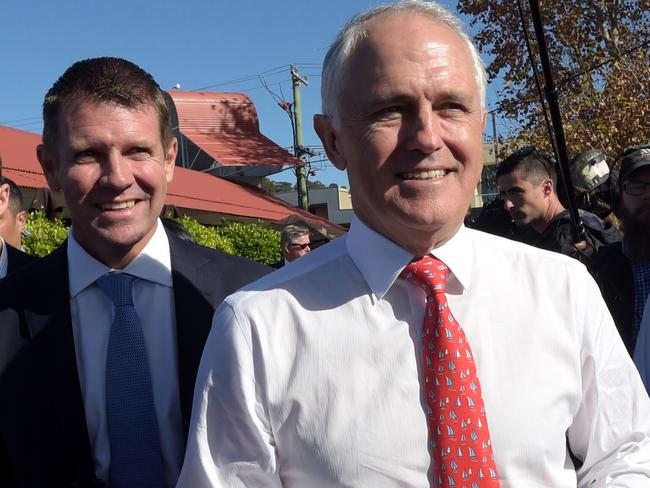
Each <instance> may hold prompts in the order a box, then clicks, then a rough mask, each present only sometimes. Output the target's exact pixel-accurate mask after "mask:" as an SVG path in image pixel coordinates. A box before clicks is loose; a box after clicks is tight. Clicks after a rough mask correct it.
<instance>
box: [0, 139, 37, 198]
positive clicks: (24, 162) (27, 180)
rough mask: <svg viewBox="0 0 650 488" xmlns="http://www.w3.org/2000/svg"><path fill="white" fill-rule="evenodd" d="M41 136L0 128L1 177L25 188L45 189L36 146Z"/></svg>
mask: <svg viewBox="0 0 650 488" xmlns="http://www.w3.org/2000/svg"><path fill="white" fill-rule="evenodd" d="M40 143H41V136H40V135H38V134H34V133H33V132H26V131H24V130H18V129H13V128H11V127H3V126H0V158H2V175H3V176H6V177H7V178H9V179H11V180H13V181H14V182H15V183H16V184H17V185H18V186H22V187H26V188H47V182H46V181H45V176H43V171H42V170H41V165H40V164H39V162H38V159H37V158H36V146H38V145H39V144H40Z"/></svg>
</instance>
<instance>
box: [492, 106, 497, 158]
mask: <svg viewBox="0 0 650 488" xmlns="http://www.w3.org/2000/svg"><path fill="white" fill-rule="evenodd" d="M491 115H492V146H493V147H494V163H495V164H499V143H498V142H497V118H496V114H495V113H494V112H492V114H491Z"/></svg>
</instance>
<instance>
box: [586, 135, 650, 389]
mask: <svg viewBox="0 0 650 488" xmlns="http://www.w3.org/2000/svg"><path fill="white" fill-rule="evenodd" d="M620 168H621V170H620V173H619V179H618V185H616V187H615V189H616V192H615V197H614V212H615V213H616V215H617V216H618V217H619V218H620V219H621V222H622V226H623V233H624V236H623V241H621V242H616V243H614V244H610V245H608V246H605V247H603V248H601V249H600V250H599V251H598V254H597V255H596V259H595V263H594V270H595V273H594V274H595V277H596V281H597V282H598V283H599V285H600V288H601V291H602V293H603V297H604V298H605V302H607V305H608V307H609V309H610V312H611V313H612V316H613V317H614V321H615V322H616V326H617V327H618V331H619V333H620V334H621V337H622V338H623V342H624V343H625V346H626V347H627V349H628V351H629V353H630V355H634V351H635V346H636V342H637V337H638V336H639V330H640V325H641V317H642V315H643V307H644V305H645V303H646V300H647V298H648V292H650V188H648V187H649V186H650V144H646V145H642V146H634V147H631V148H629V149H627V150H626V151H625V153H624V154H623V160H622V161H621V167H620ZM646 386H647V385H646Z"/></svg>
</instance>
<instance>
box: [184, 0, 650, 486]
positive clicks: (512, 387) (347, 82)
mask: <svg viewBox="0 0 650 488" xmlns="http://www.w3.org/2000/svg"><path fill="white" fill-rule="evenodd" d="M322 80H323V85H322V86H323V88H322V91H323V111H324V115H319V116H316V118H315V127H316V130H317V132H318V134H319V135H320V137H321V140H322V141H323V144H324V146H325V148H326V150H327V153H328V156H329V158H330V160H331V161H332V162H333V163H334V164H335V165H336V166H337V167H339V168H340V169H347V171H348V177H349V180H350V186H351V192H352V198H353V206H354V209H355V213H356V217H357V218H356V219H355V220H354V222H353V223H352V226H351V229H350V233H349V234H348V235H347V236H346V237H345V238H342V239H339V240H337V241H335V242H333V243H331V244H329V245H327V246H324V247H323V248H320V249H318V250H316V251H314V252H312V253H310V255H308V256H305V257H303V258H301V259H300V260H299V261H298V262H297V263H296V264H294V265H292V266H289V267H286V268H283V269H282V270H279V271H277V272H276V273H273V274H272V275H269V276H268V277H265V278H263V279H262V280H259V281H258V282H256V283H254V284H252V285H250V286H249V287H246V288H244V289H243V290H241V291H239V292H238V293H236V294H234V295H233V296H231V297H229V298H227V299H226V300H225V301H224V303H223V304H222V305H221V306H220V307H219V308H218V310H217V312H216V313H215V317H214V320H213V328H212V331H211V333H210V336H209V338H208V341H207V343H206V348H205V351H204V354H203V358H202V362H201V366H200V369H199V374H198V376H197V386H196V391H195V397H194V408H193V414H192V423H191V430H190V437H189V443H188V447H187V451H186V456H185V462H184V465H183V470H182V472H181V477H180V479H179V485H178V486H179V487H182V488H190V487H191V488H205V487H249V486H255V487H267V486H268V487H280V486H284V487H292V488H294V487H301V488H302V487H309V488H318V487H336V486H350V487H352V486H354V487H382V488H385V487H405V486H408V487H429V486H445V487H448V486H458V487H460V486H468V487H472V488H476V487H481V488H484V487H488V486H489V487H494V486H503V487H506V486H507V487H533V486H535V487H545V488H546V487H555V488H558V487H567V488H568V487H575V486H584V487H587V486H589V487H604V486H620V487H622V486H628V487H632V486H634V487H639V486H646V485H648V484H649V483H650V439H649V438H648V436H649V434H650V405H649V401H648V398H647V395H646V394H645V392H644V391H643V386H642V384H641V382H640V380H639V377H638V374H637V373H636V372H635V371H634V365H633V364H632V362H631V360H630V358H629V356H628V355H627V353H626V351H625V349H624V347H623V345H622V343H621V341H620V339H619V337H618V335H617V333H616V329H615V328H614V325H613V323H612V319H611V317H610V315H609V314H608V312H607V308H606V306H605V304H604V303H603V301H602V299H601V298H600V296H599V292H598V288H597V286H596V284H595V283H594V282H593V281H592V280H591V278H590V277H589V276H588V274H587V272H586V271H585V269H584V267H583V265H582V264H580V263H578V262H577V261H575V260H572V259H570V258H568V257H566V256H563V255H560V254H554V253H549V252H547V251H543V250H539V249H535V248H532V247H529V246H525V245H522V244H520V243H516V242H512V241H507V240H504V239H501V238H498V237H495V236H491V235H487V234H483V233H480V232H477V231H473V230H469V229H466V228H464V227H463V225H462V223H463V217H464V215H465V212H466V210H467V208H468V206H469V204H470V201H471V198H472V195H473V192H474V188H475V187H476V184H477V182H478V179H479V176H480V173H481V166H482V143H481V135H482V131H483V128H484V123H485V109H484V85H485V77H484V70H483V68H482V64H481V62H480V58H479V57H478V54H477V53H476V51H475V49H474V48H473V46H472V44H471V41H470V40H469V39H468V37H467V36H466V35H465V34H464V33H463V30H462V27H461V24H460V22H459V21H458V19H457V18H456V17H454V16H453V15H451V14H450V13H448V12H447V11H446V10H444V9H442V8H441V7H439V6H438V5H436V4H434V3H430V2H422V1H415V0H411V1H404V2H399V3H397V4H393V5H390V6H387V7H378V8H376V9H374V10H371V11H370V12H368V13H366V14H362V15H361V16H359V17H356V18H355V19H353V20H352V21H351V22H350V23H348V24H347V25H346V27H345V28H344V29H343V30H342V32H341V33H340V34H339V36H338V38H337V40H336V41H335V42H334V44H333V45H332V47H331V48H330V50H329V51H328V54H327V55H326V57H325V62H324V65H323V79H322ZM431 254H432V255H434V256H435V257H436V258H437V259H438V260H440V261H441V262H442V263H444V265H446V266H444V265H437V267H436V270H443V272H444V270H445V269H446V268H447V267H448V268H449V269H450V271H451V274H450V276H449V278H448V280H447V284H446V293H445V292H444V291H443V292H442V295H446V299H447V302H448V303H443V302H442V301H436V300H441V299H440V297H439V295H440V292H439V291H438V289H437V288H435V286H437V285H435V283H434V285H433V287H434V288H433V290H434V291H433V292H432V291H431V285H429V284H427V285H426V286H425V285H423V286H422V287H418V286H414V285H413V284H412V283H411V282H409V281H407V280H406V279H402V278H401V277H400V275H401V273H402V271H403V269H404V268H405V267H406V266H407V265H408V267H409V268H410V267H411V266H412V264H410V263H411V261H412V260H413V259H414V258H415V259H419V258H420V257H422V256H425V258H424V259H423V261H425V262H431V258H426V256H429V255H431ZM435 273H437V271H435V270H434V272H433V273H432V275H433V274H435ZM425 274H426V273H425ZM413 276H416V277H417V276H418V274H417V272H414V273H413V274H407V277H408V279H411V278H412V277H413ZM425 288H426V290H427V291H426V292H425ZM436 294H437V295H436ZM433 295H436V296H438V298H436V299H435V300H433V299H432V300H431V301H429V298H430V297H431V296H433ZM425 301H426V302H427V303H425ZM431 303H434V304H437V305H438V307H437V308H436V307H435V305H434V306H433V307H432V306H431ZM425 310H426V314H425ZM448 311H451V312H453V317H454V318H455V320H457V324H459V325H460V327H459V326H458V325H456V326H454V327H453V328H454V330H456V332H452V326H451V325H449V324H453V321H452V320H451V316H449V314H448ZM430 313H431V315H430ZM432 317H433V321H434V322H437V323H443V324H447V325H445V328H444V331H445V332H446V333H447V334H448V335H447V338H449V337H452V338H455V340H456V344H457V346H456V347H455V349H453V350H450V351H448V350H447V349H444V348H440V347H439V344H440V343H444V339H445V337H444V333H442V334H438V332H439V331H441V332H442V329H440V328H436V329H435V330H436V332H435V333H433V334H432V332H431V330H430V329H429V325H430V324H431V320H432ZM423 322H424V324H428V325H427V327H425V328H424V329H423ZM425 329H426V330H425ZM462 331H464V335H463V334H461V332H462ZM454 334H456V335H454ZM432 336H433V337H435V339H436V340H439V341H441V342H440V343H438V342H436V343H433V342H429V343H428V344H426V345H425V343H423V341H422V338H423V337H432ZM439 336H440V337H439ZM461 339H462V341H463V344H464V347H465V350H464V354H463V356H464V357H463V358H459V357H458V356H456V355H455V354H458V352H459V351H460V346H459V345H460V344H461ZM432 341H433V339H432ZM465 341H466V342H467V343H469V345H470V346H471V353H470V351H469V349H467V347H466V344H465ZM432 345H433V346H432ZM431 349H433V352H434V354H432V353H431ZM450 352H451V353H452V354H451V355H449V353H450ZM472 354H473V362H474V367H475V370H476V373H477V377H476V375H475V374H474V373H473V372H471V371H470V368H467V369H465V367H463V368H462V369H460V370H459V368H457V367H456V366H455V364H460V360H461V359H463V361H464V363H466V364H469V363H471V362H472V360H471V356H472ZM432 356H435V357H437V358H443V361H445V364H444V365H443V364H442V363H439V367H440V368H448V369H447V370H446V372H445V373H442V374H440V375H438V374H437V371H441V370H433V371H431V370H430V368H431V366H430V365H429V364H428V362H427V361H428V360H429V359H431V358H432ZM424 357H426V358H427V361H423V358H424ZM447 359H449V362H448V364H447ZM468 361H469V363H468ZM425 369H426V373H425ZM432 373H433V374H434V375H436V376H435V380H430V375H431V374H432ZM454 375H455V376H454ZM425 377H426V381H425ZM452 377H453V378H456V377H459V378H461V379H463V381H464V382H462V383H455V380H452ZM438 380H440V382H438ZM467 380H469V382H468V381H467ZM479 381H480V389H479V385H478V384H477V383H478V382H479ZM432 383H435V385H432ZM443 385H444V386H443ZM434 388H437V390H435V391H434ZM470 389H471V392H470V391H469V390H470ZM477 390H478V391H479V394H478V396H476V394H475V392H476V391H477ZM445 391H446V392H449V391H454V394H453V395H452V394H451V393H449V394H448V395H440V392H445ZM480 391H482V398H481V401H482V402H483V406H481V407H479V405H478V404H477V403H476V402H475V401H474V398H475V397H476V398H480ZM471 395H475V396H471ZM438 407H439V409H440V410H439V411H440V412H443V411H444V412H446V413H445V414H444V415H443V414H442V413H441V414H440V417H439V418H438V416H437V415H433V412H435V411H436V410H435V408H438ZM457 407H458V410H457V411H456V408H457ZM477 410H480V412H479V413H480V414H481V415H483V414H484V415H485V418H486V419H487V422H488V424H489V429H486V425H485V421H484V420H481V419H482V417H480V416H479V417H478V418H479V421H475V420H472V421H471V422H469V421H468V420H467V419H470V415H469V414H467V417H466V416H465V412H468V411H470V412H472V411H473V413H471V415H474V416H476V415H478V414H477V412H476V411H477ZM457 412H463V413H462V414H461V415H460V416H459V415H458V413H457ZM471 418H476V417H471ZM452 423H453V425H454V427H453V428H451V427H452ZM456 426H458V428H457V427H456ZM480 429H483V430H481V433H483V432H484V431H485V430H489V434H488V435H489V438H485V437H484V438H483V440H482V441H481V442H479V443H478V445H476V442H477V441H478V440H479V439H480V436H478V435H475V434H476V433H477V432H476V431H478V430H480ZM454 436H455V440H456V441H459V442H460V443H461V444H460V446H459V447H458V449H457V450H453V451H451V450H450V449H449V448H445V449H441V447H440V446H445V445H449V444H444V443H449V442H452V440H453V438H454ZM450 439H451V440H450ZM442 442H444V443H443V444H440V443H442ZM478 449H482V450H483V451H484V452H485V453H488V452H489V451H490V450H491V451H492V454H493V459H492V456H491V455H490V454H485V455H481V456H479V457H478V458H477V457H476V452H477V450H478ZM569 449H570V450H569ZM571 455H573V456H574V457H575V459H576V462H575V464H574V462H573V461H572V458H571ZM465 458H469V459H467V460H466V459H465ZM461 466H463V468H462V469H460V467H461ZM484 468H485V469H484ZM470 480H471V481H470Z"/></svg>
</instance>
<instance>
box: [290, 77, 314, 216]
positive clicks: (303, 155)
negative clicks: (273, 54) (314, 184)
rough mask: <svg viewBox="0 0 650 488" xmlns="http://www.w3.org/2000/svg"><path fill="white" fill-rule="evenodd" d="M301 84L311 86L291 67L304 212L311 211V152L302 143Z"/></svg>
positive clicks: (298, 178)
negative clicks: (309, 188) (308, 174)
mask: <svg viewBox="0 0 650 488" xmlns="http://www.w3.org/2000/svg"><path fill="white" fill-rule="evenodd" d="M300 83H302V84H304V85H305V86H307V85H309V82H308V81H307V79H306V78H303V77H302V76H300V74H299V73H298V69H297V68H296V67H295V66H293V65H291V85H292V87H293V128H294V129H293V130H294V133H293V152H294V155H295V156H296V157H297V158H300V159H301V160H302V161H303V164H302V165H301V166H300V167H298V168H296V189H297V190H298V206H299V207H300V208H301V209H303V210H309V196H308V194H307V169H306V168H305V166H306V163H307V156H308V155H309V152H310V151H308V150H307V149H306V148H305V147H304V146H303V141H302V101H301V99H300Z"/></svg>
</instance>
